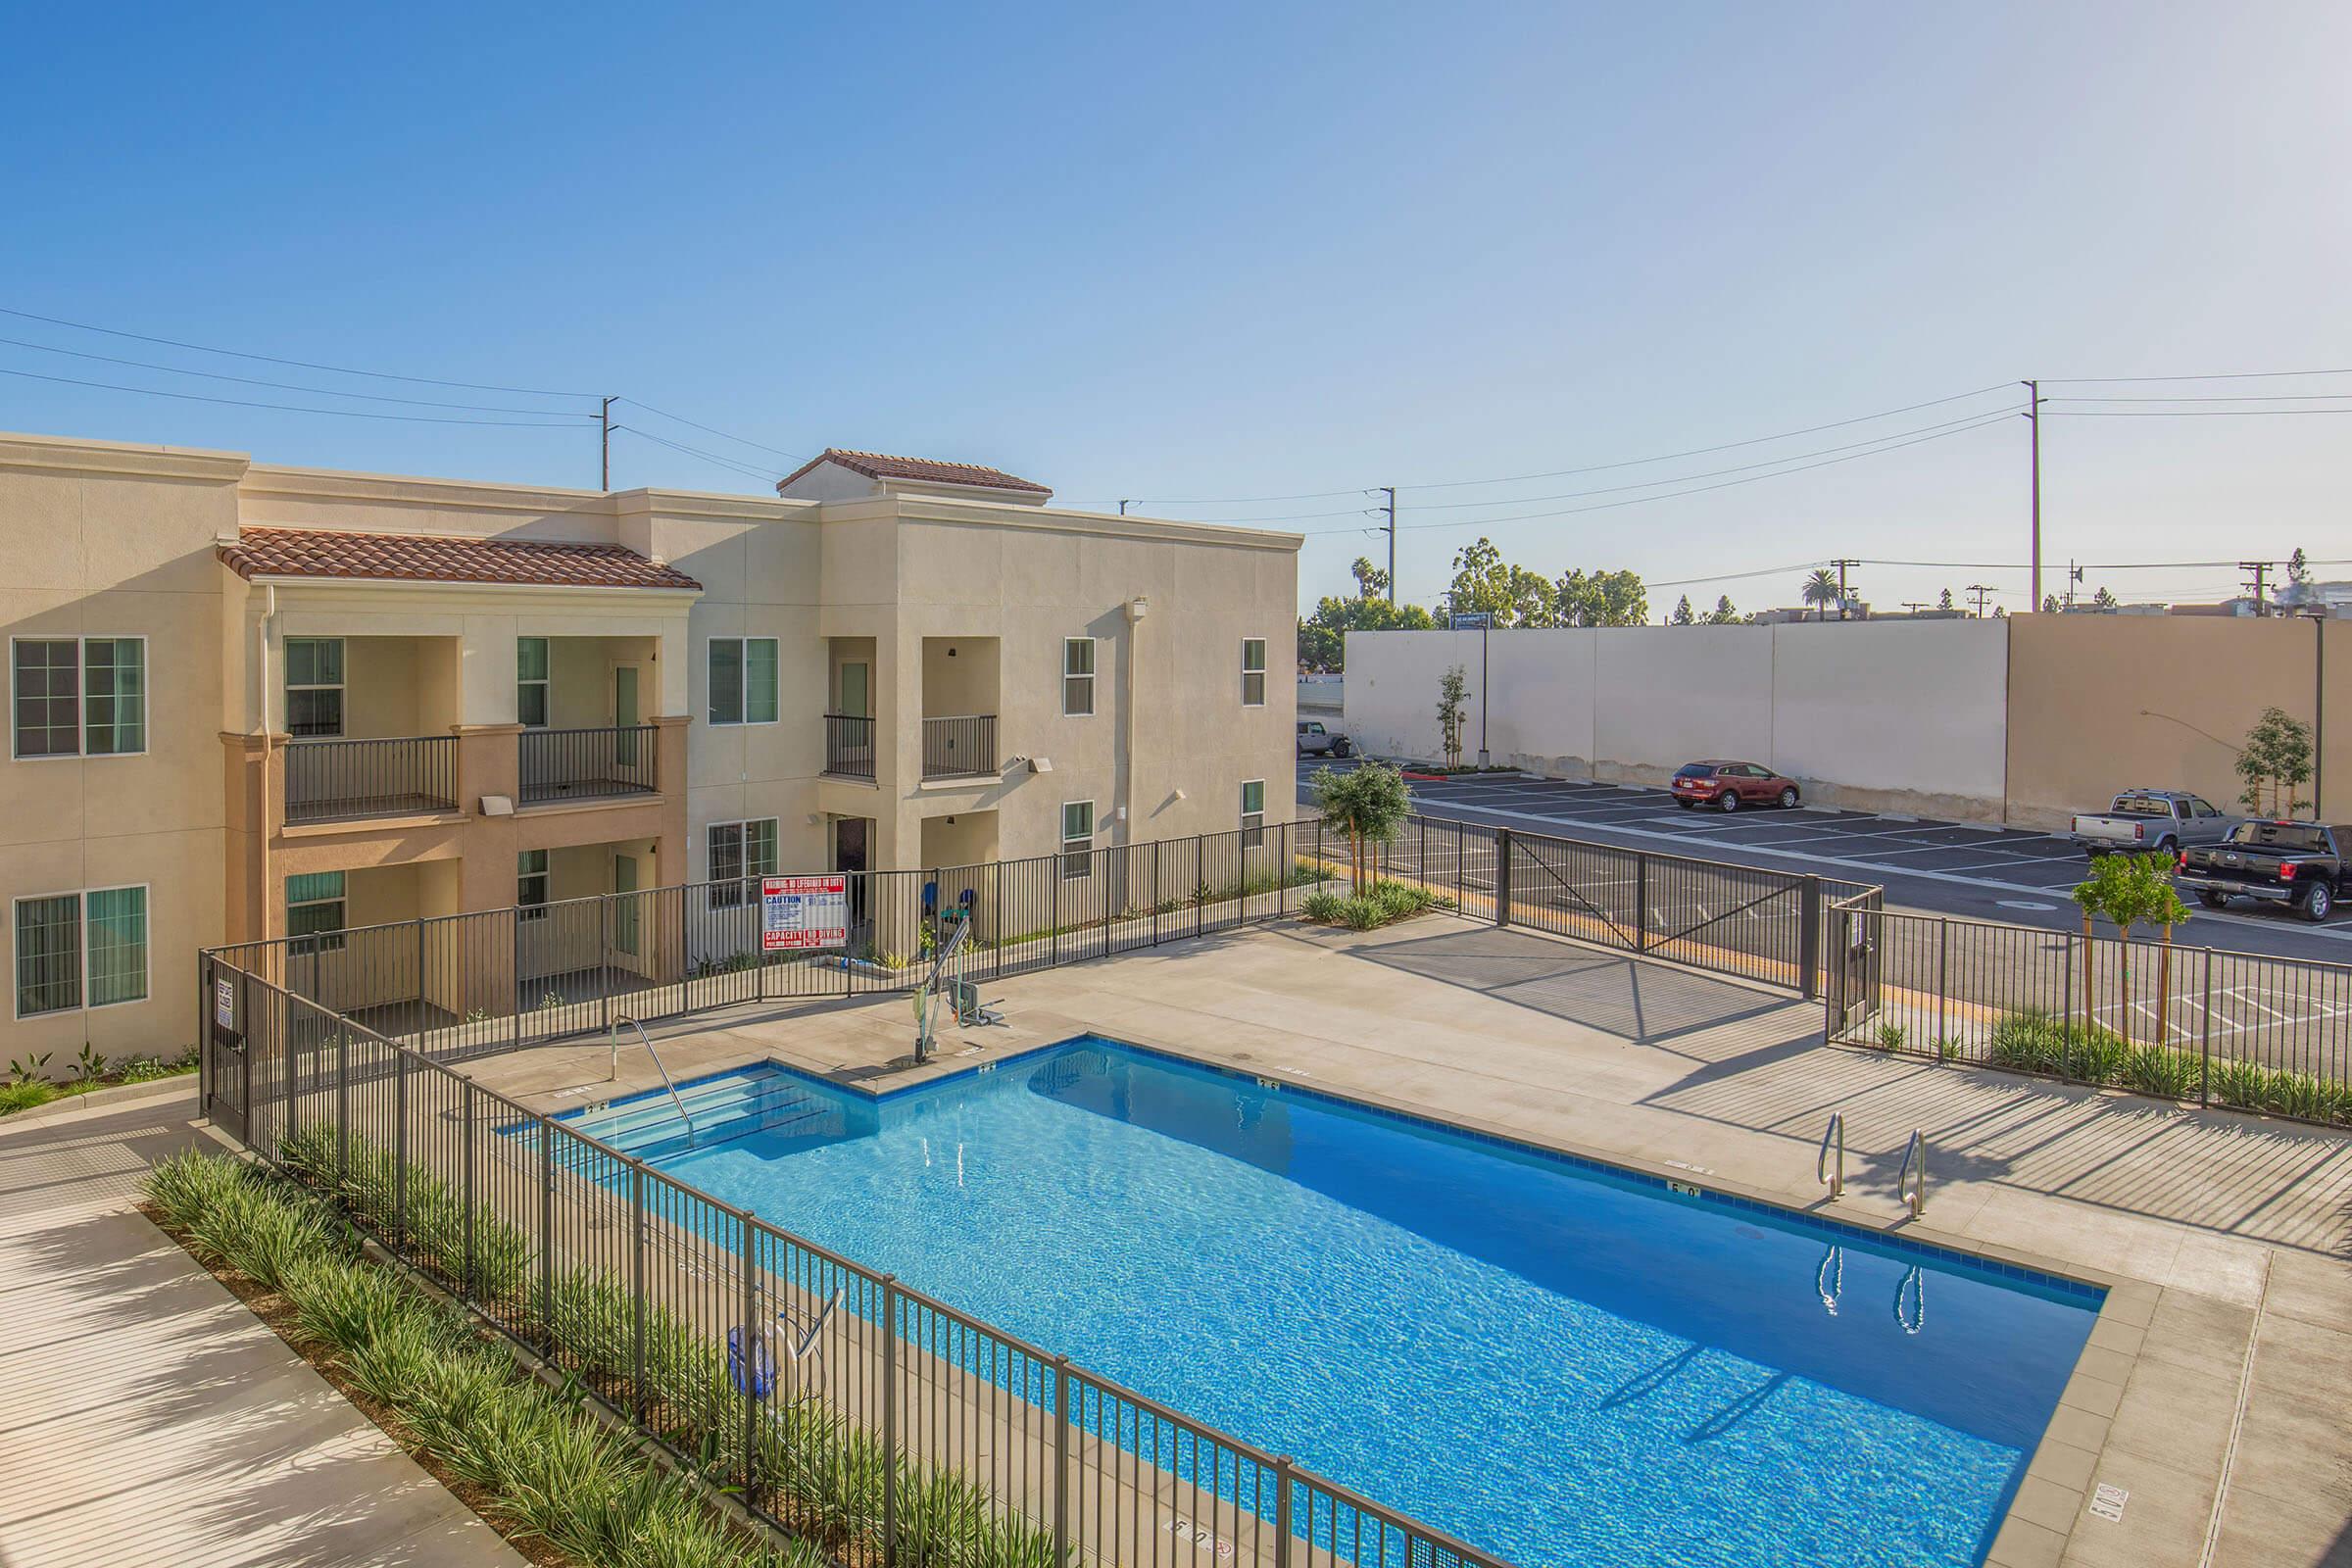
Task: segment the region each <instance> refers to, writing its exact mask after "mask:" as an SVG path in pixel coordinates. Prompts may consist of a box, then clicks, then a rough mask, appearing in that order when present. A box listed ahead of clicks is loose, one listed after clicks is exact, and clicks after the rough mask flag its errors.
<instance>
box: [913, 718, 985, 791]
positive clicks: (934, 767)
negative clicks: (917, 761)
mask: <svg viewBox="0 0 2352 1568" xmlns="http://www.w3.org/2000/svg"><path fill="white" fill-rule="evenodd" d="M996 770H997V715H996V714H994V713H966V714H964V715H962V716H961V717H958V718H926V719H924V720H923V777H925V778H973V777H977V776H979V775H982V774H989V773H994V772H995V771H996Z"/></svg>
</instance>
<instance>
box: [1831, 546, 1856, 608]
mask: <svg viewBox="0 0 2352 1568" xmlns="http://www.w3.org/2000/svg"><path fill="white" fill-rule="evenodd" d="M1830 564H1831V565H1833V566H1836V567H1837V568H1838V619H1839V620H1843V619H1844V618H1845V602H1846V600H1847V599H1848V598H1850V597H1851V595H1849V594H1848V593H1847V591H1846V586H1845V568H1846V567H1848V566H1859V565H1860V564H1862V563H1860V562H1859V561H1833V562H1831V563H1830Z"/></svg>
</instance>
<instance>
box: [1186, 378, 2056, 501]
mask: <svg viewBox="0 0 2352 1568" xmlns="http://www.w3.org/2000/svg"><path fill="white" fill-rule="evenodd" d="M2010 384H2011V383H2009V382H2007V381H2002V382H1999V383H1998V384H1996V385H1993V386H1981V387H1978V388H1977V389H1976V390H1975V391H1973V392H1954V393H1952V394H1951V395H1950V396H1948V397H1940V398H1930V399H1928V400H1927V401H1926V402H1924V403H1906V404H1904V405H1903V406H1902V407H1901V408H1898V409H1881V410H1880V411H1879V412H1878V413H1876V414H1858V415H1855V416H1854V417H1852V418H1850V419H1832V420H1831V421H1829V422H1828V423H1827V424H1809V425H1806V426H1804V427H1803V428H1801V429H1796V430H1783V431H1780V432H1779V433H1777V434H1774V435H1759V436H1750V437H1749V438H1748V439H1746V440H1744V441H1725V442H1722V443H1719V444H1718V445H1715V446H1711V447H1692V448H1691V449H1690V450H1688V451H1684V452H1664V453H1660V454H1658V455H1657V456H1655V457H1649V458H1626V459H1623V460H1622V461H1619V462H1616V463H1597V464H1593V465H1590V466H1586V467H1581V468H1552V469H1548V470H1546V471H1544V472H1542V473H1519V474H1505V475H1499V476H1497V477H1495V478H1489V479H1443V480H1429V481H1425V482H1422V483H1418V484H1403V485H1398V486H1397V489H1399V490H1459V489H1463V488H1466V487H1469V486H1473V485H1482V484H1524V483H1526V482H1528V481H1530V480H1534V479H1565V478H1569V477H1571V476H1573V475H1575V474H1580V473H1603V472H1607V471H1608V470H1610V469H1612V468H1636V467H1641V466H1644V465H1646V464H1651V463H1672V462H1674V461H1675V460H1677V459H1679V458H1703V457H1706V456H1708V455H1709V454H1710V453H1716V452H1730V451H1733V450H1735V449H1737V448H1740V447H1752V446H1761V445H1763V444H1764V443H1766V442H1768V441H1788V440H1792V439H1793V438H1795V437H1797V436H1800V435H1815V434H1818V433H1820V432H1821V431H1823V430H1838V429H1842V428H1844V427H1845V426H1847V425H1852V424H1867V423H1869V422H1870V421H1871V420H1873V419H1890V418H1892V417H1894V416H1896V415H1898V414H1915V413H1917V412H1918V411H1919V410H1921V409H1933V408H1938V407H1940V406H1942V405H1944V404H1946V403H1960V402H1964V401H1966V400H1967V399H1969V398H1981V397H1984V396H1985V395H1986V394H1987V393H1992V392H2000V391H2005V390H2007V388H2008V387H2009V386H2010ZM1377 488H1379V487H1378V486H1366V485H1358V486H1356V487H1354V488H1353V489H1348V490H1306V491H1300V492H1299V493H1298V494H1295V495H1285V496H1217V497H1205V498H1193V499H1189V500H1188V499H1173V500H1172V499H1168V498H1165V497H1145V498H1143V499H1145V500H1147V501H1149V502H1151V504H1152V505H1153V506H1161V507H1228V506H1233V507H1239V506H1263V505H1267V504H1270V503H1273V502H1277V501H1320V500H1324V499H1327V498H1329V497H1332V496H1351V495H1368V494H1370V493H1371V491H1372V490H1374V489H1377ZM1518 499H1519V500H1520V501H1522V502H1525V501H1528V500H1535V499H1542V498H1540V497H1526V496H1522V497H1520V498H1518ZM1493 504H1494V505H1506V504H1507V503H1501V502H1496V503H1493Z"/></svg>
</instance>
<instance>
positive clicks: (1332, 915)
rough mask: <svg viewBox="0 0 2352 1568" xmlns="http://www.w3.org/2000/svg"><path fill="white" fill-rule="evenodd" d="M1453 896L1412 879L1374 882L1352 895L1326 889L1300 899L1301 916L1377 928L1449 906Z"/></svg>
mask: <svg viewBox="0 0 2352 1568" xmlns="http://www.w3.org/2000/svg"><path fill="white" fill-rule="evenodd" d="M1452 907H1454V904H1453V900H1451V899H1449V898H1447V897H1446V895H1445V894H1443V893H1438V892H1435V891H1433V890H1431V889H1429V888H1425V887H1422V886H1421V885H1420V884H1418V883H1415V882H1375V883H1373V884H1372V886H1371V888H1370V889H1369V890H1368V891H1366V892H1363V893H1358V894H1354V895H1352V896H1349V895H1344V894H1339V893H1333V892H1330V891H1328V890H1326V891H1320V892H1315V893H1310V894H1308V895H1307V896H1306V897H1305V898H1304V899H1302V900H1300V901H1299V917H1300V918H1301V919H1305V920H1309V921H1312V922H1313V923H1314V924H1316V925H1338V926H1346V927H1347V928H1348V930H1350V931H1377V930H1379V929H1380V928H1381V927H1382V926H1384V925H1395V924H1396V923H1397V921H1399V920H1408V919H1410V918H1412V917H1413V916H1414V915H1416V914H1426V913H1427V912H1428V911H1430V910H1431V909H1450V908H1452Z"/></svg>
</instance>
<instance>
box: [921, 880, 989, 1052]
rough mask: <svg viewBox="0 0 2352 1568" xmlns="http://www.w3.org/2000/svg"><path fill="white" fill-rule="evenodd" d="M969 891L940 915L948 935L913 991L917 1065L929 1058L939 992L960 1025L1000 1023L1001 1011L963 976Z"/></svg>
mask: <svg viewBox="0 0 2352 1568" xmlns="http://www.w3.org/2000/svg"><path fill="white" fill-rule="evenodd" d="M970 899H971V895H970V893H968V892H967V893H965V895H964V902H962V903H960V904H957V905H956V906H955V907H952V908H950V909H948V910H947V911H946V912H945V913H943V914H942V915H941V917H940V924H941V926H942V927H943V928H944V929H945V930H946V932H947V939H946V940H945V941H943V942H942V943H940V945H939V955H938V956H937V957H935V958H933V959H932V960H931V967H930V969H929V970H927V971H926V972H925V973H924V975H923V980H922V983H921V984H920V985H919V986H917V987H916V988H915V993H914V1059H915V1062H916V1064H917V1065H920V1064H921V1063H923V1062H926V1061H928V1060H930V1059H931V1050H932V1046H933V1045H934V1043H935V1042H934V1030H935V1026H936V1024H937V1023H938V1018H939V994H940V992H942V991H943V990H944V991H945V992H946V994H947V1001H948V1007H949V1010H950V1011H951V1012H952V1013H953V1014H954V1015H955V1018H956V1027H957V1028H959V1029H972V1028H978V1027H980V1026H982V1025H986V1024H992V1023H1003V1022H1004V1021H1005V1015H1004V1014H1003V1013H1001V1012H998V1011H997V1010H995V1009H994V1008H992V1007H989V1006H986V1005H983V1004H982V1003H981V1001H980V988H979V987H978V986H976V985H974V984H973V983H972V982H971V981H969V980H966V979H965V978H964V977H963V953H964V949H965V948H966V947H967V946H968V945H969V944H970V942H971V937H972V907H971V903H970Z"/></svg>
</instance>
